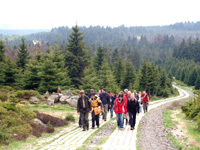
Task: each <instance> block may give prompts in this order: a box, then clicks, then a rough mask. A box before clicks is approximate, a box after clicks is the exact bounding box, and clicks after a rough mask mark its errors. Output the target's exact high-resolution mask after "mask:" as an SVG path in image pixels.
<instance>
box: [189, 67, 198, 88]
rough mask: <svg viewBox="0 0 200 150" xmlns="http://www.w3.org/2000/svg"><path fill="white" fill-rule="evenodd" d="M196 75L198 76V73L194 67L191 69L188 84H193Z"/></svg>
mask: <svg viewBox="0 0 200 150" xmlns="http://www.w3.org/2000/svg"><path fill="white" fill-rule="evenodd" d="M197 76H198V74H197V71H196V69H193V71H192V72H191V73H190V75H189V80H188V85H190V86H194V85H195V82H196V79H197Z"/></svg>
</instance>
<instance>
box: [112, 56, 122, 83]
mask: <svg viewBox="0 0 200 150" xmlns="http://www.w3.org/2000/svg"><path fill="white" fill-rule="evenodd" d="M123 74H124V66H123V61H122V58H121V56H119V57H118V59H117V61H116V62H115V63H114V76H115V80H116V82H117V84H118V86H120V84H121V81H122V76H123Z"/></svg>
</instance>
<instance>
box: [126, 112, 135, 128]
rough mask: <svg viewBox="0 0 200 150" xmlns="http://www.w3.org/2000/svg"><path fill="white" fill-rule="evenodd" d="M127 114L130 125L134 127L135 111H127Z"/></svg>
mask: <svg viewBox="0 0 200 150" xmlns="http://www.w3.org/2000/svg"><path fill="white" fill-rule="evenodd" d="M128 114H129V118H130V120H129V123H130V125H131V128H134V127H135V122H136V113H132V112H128Z"/></svg>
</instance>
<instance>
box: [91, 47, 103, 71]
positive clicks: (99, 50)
mask: <svg viewBox="0 0 200 150" xmlns="http://www.w3.org/2000/svg"><path fill="white" fill-rule="evenodd" d="M104 58H105V49H104V48H103V47H102V46H101V45H99V47H98V48H97V56H96V58H95V61H94V67H95V68H96V70H97V72H98V71H99V70H100V68H101V65H102V63H103V61H104Z"/></svg>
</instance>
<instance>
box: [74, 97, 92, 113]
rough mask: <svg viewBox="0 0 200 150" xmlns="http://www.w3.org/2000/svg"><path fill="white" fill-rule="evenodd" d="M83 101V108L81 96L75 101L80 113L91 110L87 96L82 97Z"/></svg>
mask: <svg viewBox="0 0 200 150" xmlns="http://www.w3.org/2000/svg"><path fill="white" fill-rule="evenodd" d="M84 101H85V108H83V101H82V97H80V98H79V99H78V103H77V112H80V113H86V112H89V111H91V104H90V102H89V98H88V97H87V96H85V97H84Z"/></svg>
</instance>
